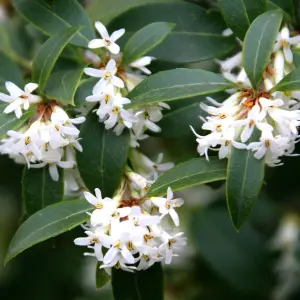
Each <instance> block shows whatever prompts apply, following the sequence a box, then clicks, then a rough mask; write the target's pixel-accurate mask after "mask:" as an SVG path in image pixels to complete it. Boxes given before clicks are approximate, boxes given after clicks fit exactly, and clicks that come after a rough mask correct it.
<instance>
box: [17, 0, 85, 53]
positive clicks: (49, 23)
mask: <svg viewBox="0 0 300 300" xmlns="http://www.w3.org/2000/svg"><path fill="white" fill-rule="evenodd" d="M58 1H59V2H62V3H60V4H58V2H56V6H54V7H56V8H60V11H59V14H60V15H61V16H62V17H67V18H66V20H64V19H63V18H62V17H61V16H60V15H59V14H57V13H55V12H54V11H52V10H51V8H50V6H48V5H47V4H45V2H44V1H42V0H14V1H13V4H14V7H15V8H16V10H17V11H18V12H19V13H20V14H21V15H22V16H23V17H24V18H25V19H26V20H27V21H29V22H31V23H32V24H33V25H35V26H36V27H37V28H38V29H39V30H41V31H42V32H43V33H44V34H46V35H50V36H51V35H56V34H57V32H60V31H62V30H64V29H67V28H70V27H72V26H74V25H75V26H82V25H86V23H85V22H84V23H81V22H82V20H83V17H82V14H81V13H82V10H80V9H79V8H78V5H79V4H78V1H77V0H72V1H69V0H68V1H60V0H58ZM70 3H72V4H71V6H68V5H69V4H70ZM66 4H68V5H66ZM73 8H74V11H73ZM73 13H74V14H73ZM78 13H79V14H78ZM71 19H72V21H70V20H71ZM83 30H84V29H83V28H81V32H76V34H74V37H73V39H72V40H71V41H70V42H71V43H72V44H74V45H76V46H81V47H87V44H88V42H89V39H90V35H89V36H85V35H83V32H82V31H83ZM86 31H87V29H85V31H84V32H86ZM49 49H51V48H49Z"/></svg>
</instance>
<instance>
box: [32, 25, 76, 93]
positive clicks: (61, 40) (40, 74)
mask: <svg viewBox="0 0 300 300" xmlns="http://www.w3.org/2000/svg"><path fill="white" fill-rule="evenodd" d="M78 30H79V28H78V27H71V28H67V29H64V30H62V31H60V32H58V33H57V34H56V35H54V36H52V37H50V38H49V39H48V40H47V41H46V42H45V43H44V44H43V45H42V46H41V48H40V49H39V52H38V53H37V55H36V57H35V58H34V61H33V66H32V78H33V81H34V82H38V84H39V90H40V91H41V92H44V88H45V86H46V82H47V80H48V78H49V76H50V73H51V71H52V69H53V67H54V65H55V63H56V61H57V59H58V57H59V55H60V54H61V52H62V51H63V49H64V48H65V47H66V46H67V44H68V42H69V40H70V39H71V38H72V37H73V36H74V34H75V33H76V32H77V31H78Z"/></svg>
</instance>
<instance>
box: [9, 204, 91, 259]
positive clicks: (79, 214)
mask: <svg viewBox="0 0 300 300" xmlns="http://www.w3.org/2000/svg"><path fill="white" fill-rule="evenodd" d="M92 209H93V207H92V206H91V205H90V204H89V203H88V202H87V201H84V200H68V201H63V202H60V203H56V204H53V205H50V206H47V207H45V208H44V209H42V210H40V211H38V212H37V213H35V214H34V215H32V216H31V217H29V219H27V220H26V221H25V222H24V223H23V224H22V225H21V226H20V227H19V229H18V230H17V232H16V234H15V235H14V237H13V239H12V241H11V243H10V245H9V248H8V251H7V254H6V258H5V264H7V263H8V262H9V261H10V260H11V259H13V258H14V257H16V256H17V255H18V254H20V253H22V252H23V251H24V250H26V249H28V248H30V247H32V246H34V245H36V244H38V243H41V242H43V241H46V240H48V239H50V238H52V237H55V236H57V235H59V234H62V233H64V232H66V231H69V230H71V229H73V228H75V227H76V226H78V225H80V224H82V223H84V222H86V221H87V220H88V219H89V216H88V215H87V214H86V213H87V212H88V211H91V210H92Z"/></svg>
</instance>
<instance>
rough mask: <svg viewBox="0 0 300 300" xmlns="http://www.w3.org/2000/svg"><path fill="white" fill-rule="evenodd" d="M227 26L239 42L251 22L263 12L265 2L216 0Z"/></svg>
mask: <svg viewBox="0 0 300 300" xmlns="http://www.w3.org/2000/svg"><path fill="white" fill-rule="evenodd" d="M218 3H219V5H220V8H221V11H222V14H223V16H224V19H225V21H226V23H227V25H228V26H229V27H230V28H231V29H232V31H233V32H234V33H235V34H236V36H237V37H239V38H240V39H241V40H243V39H244V36H245V34H246V32H247V30H248V28H249V26H250V24H251V23H252V22H253V20H254V19H255V18H256V17H257V16H259V15H260V14H262V13H263V12H265V11H266V10H267V7H268V3H267V0H255V1H253V0H218Z"/></svg>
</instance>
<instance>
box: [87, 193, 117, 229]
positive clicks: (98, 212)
mask: <svg viewBox="0 0 300 300" xmlns="http://www.w3.org/2000/svg"><path fill="white" fill-rule="evenodd" d="M95 194H96V197H95V196H94V195H93V194H91V193H89V192H84V197H85V199H86V200H87V201H88V202H89V203H91V204H92V205H93V206H94V207H95V210H94V211H93V213H92V214H91V224H92V226H96V225H99V224H103V223H107V219H108V218H109V213H110V212H111V210H112V206H113V200H112V199H111V198H108V197H105V198H104V199H102V194H101V191H100V189H95Z"/></svg>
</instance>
